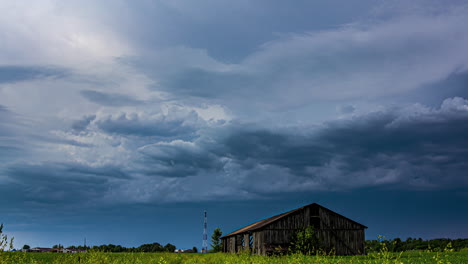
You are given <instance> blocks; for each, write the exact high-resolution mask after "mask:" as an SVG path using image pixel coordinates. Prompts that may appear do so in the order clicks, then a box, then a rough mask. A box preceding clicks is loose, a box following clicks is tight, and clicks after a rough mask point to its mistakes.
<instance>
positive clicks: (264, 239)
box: [223, 204, 365, 255]
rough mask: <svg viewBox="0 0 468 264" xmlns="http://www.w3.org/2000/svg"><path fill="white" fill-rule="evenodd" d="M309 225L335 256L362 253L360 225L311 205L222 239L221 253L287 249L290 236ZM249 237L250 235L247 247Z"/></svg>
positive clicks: (263, 253) (362, 235)
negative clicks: (260, 226)
mask: <svg viewBox="0 0 468 264" xmlns="http://www.w3.org/2000/svg"><path fill="white" fill-rule="evenodd" d="M309 225H313V226H314V227H315V229H316V232H317V235H318V237H319V240H320V241H321V243H322V247H323V248H324V249H325V250H327V251H330V250H332V249H333V250H334V251H335V253H336V254H337V255H356V254H365V248H364V242H365V237H364V226H362V225H360V224H358V223H356V222H354V221H351V220H349V219H347V218H345V217H343V216H341V215H339V214H337V213H335V212H333V211H330V210H328V209H326V208H324V207H321V206H318V205H316V204H312V205H310V206H306V207H304V208H303V209H301V210H297V211H296V212H292V213H291V214H289V215H286V216H284V217H283V218H280V219H278V220H276V221H274V222H272V223H270V224H268V225H265V226H263V227H262V228H260V229H258V230H255V231H249V232H245V233H241V234H236V235H233V236H230V237H225V238H223V251H224V252H232V253H234V252H239V251H241V250H246V249H250V250H251V251H252V253H253V254H258V255H266V254H268V253H269V252H273V251H275V250H276V249H278V248H282V249H287V248H288V246H289V243H290V241H291V236H292V235H293V234H294V233H295V232H297V230H299V229H303V228H306V227H308V226H309ZM250 236H252V238H253V243H252V246H251V247H250V246H249V240H250Z"/></svg>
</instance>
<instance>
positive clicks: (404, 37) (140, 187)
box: [0, 0, 468, 248]
mask: <svg viewBox="0 0 468 264" xmlns="http://www.w3.org/2000/svg"><path fill="white" fill-rule="evenodd" d="M467 24H468V1H456V0H451V1H435V0H434V1H431V0H426V1H419V0H416V1H400V0H388V1H378V0H372V1H371V0H363V1H344V0H342V1H338V0H317V1H306V0H298V1H293V2H291V1H275V0H272V1H266V0H255V1H246V0H238V1H224V0H199V1H189V0H172V1H162V0H154V1H149V0H141V1H131V0H99V1H95V0H80V1H78V0H70V1H58V0H37V1H26V0H16V1H8V0H0V211H1V214H0V222H2V223H4V225H5V228H4V231H5V233H6V234H8V235H10V236H14V237H15V241H16V242H15V247H17V248H19V247H22V245H24V244H28V245H30V246H32V247H36V246H41V247H51V246H52V245H54V244H58V243H60V244H63V245H65V246H69V245H82V244H83V242H84V239H85V238H86V240H87V243H88V245H100V244H109V243H112V244H120V245H124V246H128V247H131V246H139V245H140V244H144V243H153V242H159V243H161V244H166V243H172V244H175V245H176V246H177V248H192V247H193V246H197V247H198V248H201V246H202V234H203V211H204V210H207V212H208V233H209V234H211V233H212V231H213V229H214V228H216V227H219V228H221V230H222V231H223V233H224V234H227V233H229V232H230V231H233V230H235V229H236V228H239V227H242V226H244V225H247V224H249V223H252V222H254V221H256V220H259V219H262V218H265V217H269V216H272V215H275V214H278V213H282V212H285V211H288V210H290V209H294V208H297V207H300V206H302V205H306V204H309V203H313V202H317V203H319V204H321V205H323V206H325V207H327V208H329V209H331V210H333V211H336V212H338V213H340V214H342V215H345V216H347V217H349V218H351V219H353V220H355V221H357V222H359V223H362V224H364V225H366V226H368V227H369V228H368V229H367V230H366V239H376V238H377V236H378V235H384V236H386V237H388V238H394V237H401V238H402V239H406V238H407V237H418V238H419V237H421V238H424V239H431V238H445V237H449V238H467V237H468V224H467V223H468V177H467V174H466V172H467V171H468V137H467V134H468V27H466V25H467Z"/></svg>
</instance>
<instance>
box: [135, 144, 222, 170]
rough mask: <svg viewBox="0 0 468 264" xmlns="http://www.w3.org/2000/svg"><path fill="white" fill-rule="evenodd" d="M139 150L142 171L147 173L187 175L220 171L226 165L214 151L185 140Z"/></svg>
mask: <svg viewBox="0 0 468 264" xmlns="http://www.w3.org/2000/svg"><path fill="white" fill-rule="evenodd" d="M139 152H140V153H141V154H142V156H141V159H140V160H139V162H141V164H142V166H143V170H142V171H143V172H144V173H145V174H147V175H157V176H164V177H187V176H193V175H197V174H199V173H203V171H205V172H207V171H213V170H214V171H218V170H221V169H222V168H223V165H224V163H223V162H222V161H221V160H219V157H218V156H216V155H214V154H213V153H210V152H209V151H207V150H205V149H203V148H200V147H198V146H196V145H195V144H193V143H189V142H183V141H174V142H172V143H158V144H154V145H149V146H145V147H143V148H141V149H140V151H139Z"/></svg>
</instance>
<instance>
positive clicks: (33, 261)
mask: <svg viewBox="0 0 468 264" xmlns="http://www.w3.org/2000/svg"><path fill="white" fill-rule="evenodd" d="M28 263H30V264H43V263H44V264H45V263H56V264H59V263H60V264H75V263H76V264H127V263H128V264H150V263H151V264H178V263H188V264H190V263H213V264H215V263H225V264H231V263H232V264H247V263H249V264H263V263H278V264H279V263H281V264H289V263H291V264H292V263H295V264H296V263H297V264H300V263H342V264H348V263H350V264H351V263H367V264H371V263H375V264H379V263H385V264H387V263H397V264H403V263H405V264H406V263H415V264H416V263H437V264H442V263H447V264H448V263H451V264H456V263H468V251H460V252H449V251H446V252H403V253H390V252H379V253H370V254H368V255H367V256H349V257H340V256H304V255H299V254H294V255H288V256H276V257H264V256H254V255H250V254H225V253H214V254H176V253H104V252H89V253H76V254H70V253H69V254H66V253H21V252H2V253H0V264H28Z"/></svg>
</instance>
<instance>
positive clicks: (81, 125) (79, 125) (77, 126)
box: [72, 115, 96, 131]
mask: <svg viewBox="0 0 468 264" xmlns="http://www.w3.org/2000/svg"><path fill="white" fill-rule="evenodd" d="M94 119H96V115H87V116H84V117H83V118H82V119H80V120H77V121H75V122H73V124H72V129H73V130H75V131H83V130H85V129H86V128H87V127H88V125H89V124H90V123H91V122H92V121H93V120H94Z"/></svg>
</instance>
